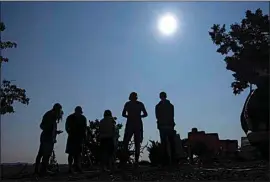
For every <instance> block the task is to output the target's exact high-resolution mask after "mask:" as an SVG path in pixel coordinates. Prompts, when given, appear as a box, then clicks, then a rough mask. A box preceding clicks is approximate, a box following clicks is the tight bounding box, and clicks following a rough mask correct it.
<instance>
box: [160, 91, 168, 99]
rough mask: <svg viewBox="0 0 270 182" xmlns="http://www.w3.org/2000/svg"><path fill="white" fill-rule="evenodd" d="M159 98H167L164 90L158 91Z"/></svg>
mask: <svg viewBox="0 0 270 182" xmlns="http://www.w3.org/2000/svg"><path fill="white" fill-rule="evenodd" d="M159 98H160V99H161V100H166V99H167V94H166V92H160V94H159Z"/></svg>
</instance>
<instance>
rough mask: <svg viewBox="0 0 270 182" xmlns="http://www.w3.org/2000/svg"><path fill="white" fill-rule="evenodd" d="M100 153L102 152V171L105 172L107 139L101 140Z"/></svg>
mask: <svg viewBox="0 0 270 182" xmlns="http://www.w3.org/2000/svg"><path fill="white" fill-rule="evenodd" d="M100 152H101V170H105V168H106V162H107V146H106V139H105V138H102V139H101V140H100Z"/></svg>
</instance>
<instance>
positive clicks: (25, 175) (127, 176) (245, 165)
mask: <svg viewBox="0 0 270 182" xmlns="http://www.w3.org/2000/svg"><path fill="white" fill-rule="evenodd" d="M32 172H33V166H25V167H24V166H22V165H21V166H4V167H3V168H2V180H3V181H6V180H7V181H8V180H15V179H16V181H37V180H39V181H70V180H72V181H86V180H90V179H91V180H94V181H104V180H106V181H123V180H124V181H137V180H138V181H162V180H173V181H174V180H175V181H180V180H185V181H191V180H192V181H193V180H195V181H205V180H218V181H220V180H230V181H231V180H232V181H269V172H270V171H269V164H268V163H266V162H261V161H257V162H241V163H240V162H239V163H226V164H224V163H222V164H215V165H211V166H207V167H206V166H204V167H199V166H191V165H181V166H178V167H174V168H171V169H169V168H160V167H149V166H140V167H139V168H138V169H137V170H134V169H133V168H131V167H127V168H126V169H125V170H116V171H115V173H101V172H99V171H98V170H93V169H92V170H89V171H85V172H84V174H75V175H72V176H70V175H69V174H68V173H67V166H66V165H60V172H59V173H58V174H55V175H52V176H49V177H46V178H36V177H35V176H33V175H32Z"/></svg>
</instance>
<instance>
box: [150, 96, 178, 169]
mask: <svg viewBox="0 0 270 182" xmlns="http://www.w3.org/2000/svg"><path fill="white" fill-rule="evenodd" d="M159 97H160V99H161V101H160V102H159V103H158V104H157V105H156V108H155V114H156V118H157V128H158V130H159V134H160V142H161V145H162V151H163V156H164V157H163V165H165V164H167V162H169V163H171V162H174V160H175V131H174V126H175V123H174V106H173V105H172V104H171V103H170V101H169V100H167V94H166V93H165V92H161V93H160V94H159ZM168 146H170V154H169V153H168V150H167V148H168Z"/></svg>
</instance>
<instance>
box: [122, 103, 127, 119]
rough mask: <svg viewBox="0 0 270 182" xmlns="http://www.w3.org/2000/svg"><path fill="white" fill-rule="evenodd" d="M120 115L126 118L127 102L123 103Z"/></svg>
mask: <svg viewBox="0 0 270 182" xmlns="http://www.w3.org/2000/svg"><path fill="white" fill-rule="evenodd" d="M122 116H123V117H124V118H127V117H128V115H127V103H125V106H124V109H123V111H122Z"/></svg>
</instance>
